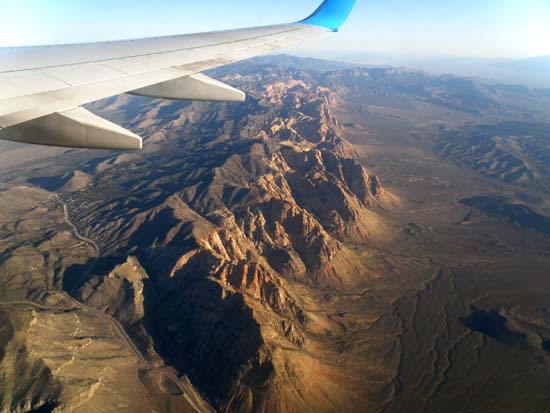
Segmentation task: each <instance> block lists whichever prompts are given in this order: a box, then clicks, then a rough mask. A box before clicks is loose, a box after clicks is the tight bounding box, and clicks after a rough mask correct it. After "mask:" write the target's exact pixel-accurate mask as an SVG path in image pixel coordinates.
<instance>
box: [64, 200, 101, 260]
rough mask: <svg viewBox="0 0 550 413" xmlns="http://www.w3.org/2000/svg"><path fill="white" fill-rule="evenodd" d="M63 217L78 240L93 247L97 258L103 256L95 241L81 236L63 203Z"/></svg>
mask: <svg viewBox="0 0 550 413" xmlns="http://www.w3.org/2000/svg"><path fill="white" fill-rule="evenodd" d="M63 216H64V218H65V222H66V223H67V225H68V226H70V227H71V229H72V231H73V235H74V236H75V237H76V238H77V239H79V240H80V241H83V242H85V243H87V244H89V245H91V246H92V247H93V248H94V251H95V253H96V257H99V256H100V255H101V249H100V248H99V245H97V242H95V241H94V240H93V239H90V238H87V237H85V236H83V235H82V234H80V232H78V228H77V227H76V225H75V224H74V223H73V222H72V221H71V219H70V217H69V208H68V207H67V204H66V203H63Z"/></svg>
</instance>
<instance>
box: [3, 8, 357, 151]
mask: <svg viewBox="0 0 550 413" xmlns="http://www.w3.org/2000/svg"><path fill="white" fill-rule="evenodd" d="M354 4H355V0H325V1H324V2H323V3H322V4H321V6H320V7H319V8H318V9H317V10H316V11H315V12H314V13H313V14H312V15H311V16H309V17H308V18H306V19H304V20H301V21H299V22H296V23H291V24H283V25H275V26H266V27H257V28H248V29H237V30H228V31H218V32H210V33H199V34H191V35H181V36H167V37H157V38H149V39H139V40H124V41H115V42H103V43H88V44H69V45H59V46H37V47H20V48H0V139H5V140H12V141H18V142H25V143H32V144H40V145H50V146H65V147H75V148H96V149H141V147H142V139H141V138H140V137H139V136H137V135H135V134H134V133H132V132H130V131H128V130H126V129H124V128H122V127H120V126H117V125H115V124H113V123H111V122H109V121H107V120H105V119H103V118H100V117H98V116H96V115H94V114H92V113H91V112H89V111H87V110H86V109H84V108H82V107H81V105H84V104H86V103H90V102H93V101H96V100H99V99H104V98H107V97H111V96H114V95H118V94H121V93H133V94H136V95H141V96H150V97H155V98H166V99H185V100H211V101H243V100H244V98H245V95H244V93H242V92H241V91H239V90H236V89H234V88H232V87H230V86H228V85H225V84H223V83H221V82H218V81H216V80H214V79H211V78H209V77H207V76H206V75H203V74H202V73H201V72H202V71H204V70H207V69H212V68H215V67H219V66H223V65H227V64H229V63H233V62H237V61H239V60H244V59H247V58H250V57H253V56H258V55H262V54H265V53H270V52H273V51H276V50H279V49H282V48H285V47H288V46H290V45H293V44H296V43H300V42H304V41H306V40H308V39H311V38H314V37H317V36H319V35H321V34H323V33H326V32H327V31H337V30H338V28H339V27H340V26H341V24H342V23H343V22H344V21H345V20H346V18H347V17H348V15H349V13H350V12H351V9H352V8H353V5H354Z"/></svg>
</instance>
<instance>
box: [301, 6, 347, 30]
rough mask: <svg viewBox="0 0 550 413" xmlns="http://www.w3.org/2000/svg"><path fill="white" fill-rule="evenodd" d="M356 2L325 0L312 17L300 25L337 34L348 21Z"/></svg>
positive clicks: (302, 21)
mask: <svg viewBox="0 0 550 413" xmlns="http://www.w3.org/2000/svg"><path fill="white" fill-rule="evenodd" d="M355 2H356V0H325V1H323V4H321V5H320V6H319V8H318V9H317V10H315V12H314V13H313V14H312V15H311V16H309V17H308V18H307V19H304V20H301V21H299V22H298V23H305V24H311V25H313V26H321V27H325V28H327V29H329V30H332V31H333V32H337V31H338V29H339V28H340V26H342V24H344V22H345V21H346V20H347V18H348V16H349V14H350V13H351V10H352V9H353V6H354V5H355Z"/></svg>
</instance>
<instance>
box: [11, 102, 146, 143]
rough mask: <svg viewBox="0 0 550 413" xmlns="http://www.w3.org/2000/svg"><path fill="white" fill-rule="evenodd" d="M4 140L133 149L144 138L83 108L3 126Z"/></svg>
mask: <svg viewBox="0 0 550 413" xmlns="http://www.w3.org/2000/svg"><path fill="white" fill-rule="evenodd" d="M0 139H5V140H9V141H15V142H23V143H32V144H37V145H48V146H62V147H69V148H90V149H121V150H128V149H129V150H132V149H141V147H142V140H141V138H140V137H139V136H137V135H136V134H134V133H132V132H130V131H128V130H126V129H124V128H122V127H120V126H118V125H115V124H114V123H111V122H109V121H108V120H106V119H103V118H101V117H99V116H97V115H94V114H93V113H91V112H89V111H87V110H86V109H84V108H81V107H77V108H74V109H70V110H67V111H64V112H60V113H52V114H51V115H47V116H43V117H41V118H37V119H33V120H30V121H27V122H23V123H20V124H18V125H15V126H11V127H8V128H4V129H0Z"/></svg>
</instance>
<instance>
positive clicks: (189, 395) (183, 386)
mask: <svg viewBox="0 0 550 413" xmlns="http://www.w3.org/2000/svg"><path fill="white" fill-rule="evenodd" d="M63 216H64V219H65V222H66V223H67V225H68V226H69V227H70V228H71V230H72V233H73V235H74V237H75V238H77V239H78V240H80V241H82V242H85V243H87V244H89V245H91V246H92V247H93V249H94V251H95V259H94V260H92V261H91V262H90V264H89V265H88V266H87V268H86V269H85V270H84V271H83V274H82V277H81V278H87V277H88V275H89V273H90V271H91V270H92V269H93V268H94V266H95V264H96V263H97V260H98V259H99V258H100V257H101V249H100V248H99V245H98V244H97V242H95V241H94V240H92V239H90V238H88V237H85V236H83V235H82V234H80V232H79V231H78V227H77V226H76V225H75V224H74V223H73V222H72V221H71V219H70V215H69V208H68V206H67V204H66V203H64V202H63ZM51 292H52V293H53V292H55V293H56V294H63V296H64V297H65V298H66V299H67V300H69V301H70V302H71V303H72V304H74V305H75V306H76V307H78V308H79V309H80V310H82V311H85V312H88V313H91V314H93V315H95V316H97V317H99V318H101V319H103V320H106V321H107V322H109V323H110V324H111V326H112V327H113V330H114V331H115V333H116V334H117V335H118V336H119V338H120V339H121V340H122V342H123V343H124V344H125V346H126V348H127V349H128V351H129V352H130V353H131V354H132V355H134V357H135V358H136V359H137V361H138V362H139V364H140V365H141V366H142V367H143V368H146V369H148V370H150V371H157V372H159V373H160V374H162V375H164V376H165V377H166V378H168V379H170V380H171V381H172V382H173V383H174V384H175V385H176V386H177V387H178V389H179V390H180V391H181V393H182V396H183V397H184V398H185V400H187V402H188V403H189V405H190V406H191V407H192V408H193V409H194V410H195V411H196V412H197V413H215V410H214V409H213V408H212V407H211V406H210V405H209V404H208V403H207V402H206V401H205V399H204V398H203V397H202V396H201V395H200V393H199V392H198V391H197V390H196V389H195V388H194V387H193V385H192V384H191V382H190V381H189V379H188V378H187V376H183V378H180V377H178V375H177V374H176V372H175V371H172V370H171V369H170V368H169V367H167V366H164V367H155V366H154V365H153V364H152V363H151V362H150V361H149V360H147V359H146V358H145V357H144V356H143V353H142V352H141V351H140V350H139V349H138V348H137V346H136V345H135V343H134V342H133V341H132V339H131V338H130V336H129V335H128V333H126V330H125V329H124V327H123V326H122V324H120V322H119V321H118V320H117V319H115V318H114V317H112V316H110V315H109V314H106V313H104V312H103V311H100V310H98V309H96V308H93V307H90V306H87V305H85V304H83V303H81V302H80V301H78V300H76V299H75V298H73V297H71V296H70V295H69V294H67V293H66V292H62V291H51ZM17 304H25V305H30V306H33V307H35V308H40V309H43V310H72V309H67V308H60V307H48V306H44V305H41V304H38V303H35V302H33V301H13V302H0V305H17Z"/></svg>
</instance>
